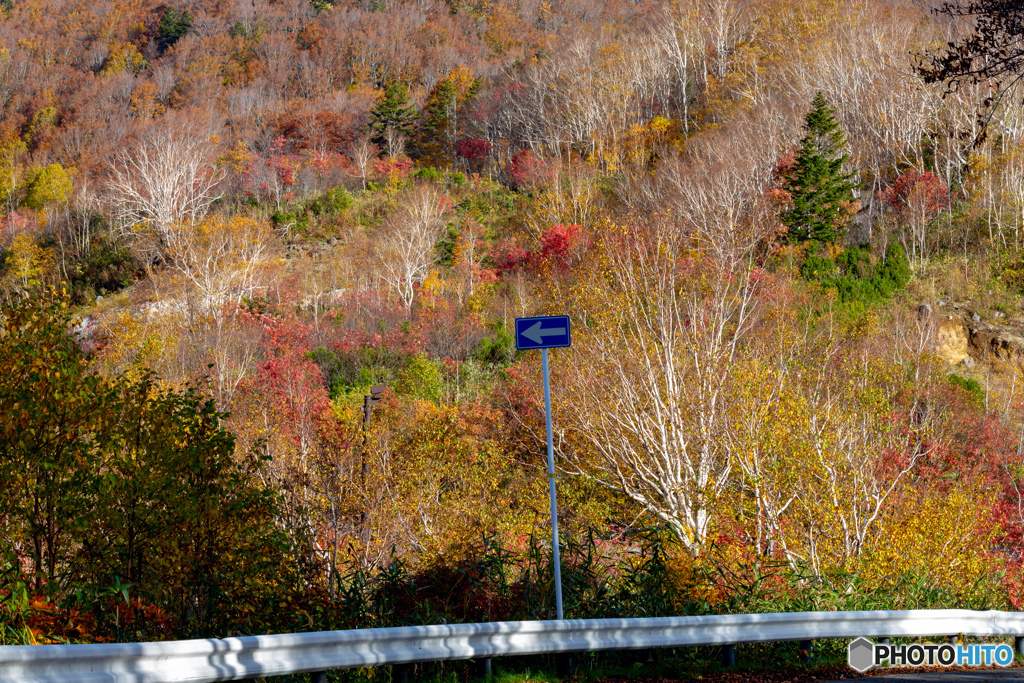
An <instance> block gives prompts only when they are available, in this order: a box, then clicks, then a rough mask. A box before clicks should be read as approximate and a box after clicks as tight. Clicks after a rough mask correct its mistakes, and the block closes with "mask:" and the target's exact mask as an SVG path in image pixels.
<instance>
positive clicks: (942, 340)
mask: <svg viewBox="0 0 1024 683" xmlns="http://www.w3.org/2000/svg"><path fill="white" fill-rule="evenodd" d="M944 308H945V309H946V310H944ZM949 308H952V311H950V312H946V311H947V310H948V309H949ZM936 309H938V310H933V308H932V306H931V305H930V304H922V305H921V306H919V307H918V309H917V315H918V320H921V321H922V322H924V323H925V324H926V325H927V327H928V331H929V334H930V337H931V340H932V349H933V351H934V353H935V355H937V356H939V357H940V358H942V359H943V360H944V361H946V362H947V363H949V364H950V365H960V366H966V367H968V368H971V367H974V366H975V365H977V364H982V365H987V366H989V367H990V368H991V369H992V370H993V371H996V372H1016V371H1021V370H1024V329H1022V328H1020V327H1017V326H1015V325H1011V324H1001V323H993V322H987V321H982V320H981V317H980V316H979V315H978V314H977V313H973V312H971V311H970V310H969V309H966V308H962V307H960V306H951V307H942V306H939V305H937V306H936Z"/></svg>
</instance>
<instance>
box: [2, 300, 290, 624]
mask: <svg viewBox="0 0 1024 683" xmlns="http://www.w3.org/2000/svg"><path fill="white" fill-rule="evenodd" d="M0 321H2V322H0V415H3V419H2V420H0V519H2V520H4V524H2V525H0V595H4V594H14V593H19V592H23V591H24V590H25V589H26V588H27V587H29V586H30V587H31V589H32V592H34V593H42V594H45V595H48V596H49V598H50V600H51V601H52V602H53V603H54V604H66V603H67V600H68V599H72V600H75V601H76V602H77V603H78V605H79V607H81V608H84V609H86V610H90V611H95V612H96V613H97V618H98V624H99V625H98V627H97V628H98V629H99V630H100V631H103V632H105V633H106V634H107V635H108V636H112V637H114V638H116V639H123V638H125V637H129V638H138V637H140V635H139V633H140V632H141V634H142V635H141V637H146V634H147V633H151V634H152V635H161V634H162V635H165V636H166V635H179V636H184V637H189V636H197V637H198V636H207V635H211V634H215V633H221V632H223V631H225V630H229V629H231V628H237V624H238V623H240V622H239V619H240V618H242V614H243V613H246V612H248V613H249V614H251V613H252V611H253V610H254V609H256V608H258V607H259V606H260V605H263V604H270V603H269V602H268V596H269V595H274V596H276V595H278V594H280V592H281V591H282V590H285V591H286V590H287V588H282V587H287V586H291V585H294V577H293V576H291V574H290V573H291V572H293V571H294V570H295V563H294V562H293V561H290V560H289V559H288V558H289V557H290V553H291V548H292V546H291V545H290V541H289V540H288V537H287V535H286V532H285V531H284V530H283V529H282V528H281V526H280V524H278V523H277V520H278V519H279V517H280V514H279V511H278V497H277V494H276V493H275V492H274V491H272V490H270V489H267V488H265V487H263V486H261V485H260V483H259V481H260V479H259V477H260V475H261V474H262V468H263V461H262V460H260V459H259V458H256V457H248V456H243V457H242V458H241V459H238V458H236V455H235V442H234V437H233V436H232V435H231V434H230V433H229V432H228V431H226V429H225V428H224V426H223V421H224V418H225V415H224V414H223V413H220V412H219V411H218V410H217V409H216V406H215V405H214V403H213V401H211V400H209V399H208V398H206V397H204V396H203V395H202V394H201V393H200V392H199V391H198V389H196V388H187V389H185V390H173V389H163V388H160V387H159V386H158V384H157V382H156V381H155V379H154V378H153V377H152V376H151V375H148V374H147V375H145V376H143V377H142V379H140V380H135V379H132V378H128V377H123V376H122V377H114V378H104V377H101V376H100V375H98V374H97V373H95V372H93V371H92V370H91V369H90V367H89V364H88V360H87V358H86V357H85V355H84V354H83V352H82V350H81V348H80V345H79V342H78V340H77V339H76V338H75V337H74V336H73V335H72V334H70V333H69V332H68V329H69V327H70V319H69V315H68V309H67V302H66V298H65V297H63V296H53V295H45V296H39V295H35V296H29V297H25V298H22V299H21V300H19V301H17V302H16V303H14V304H13V305H12V306H10V307H7V308H4V309H3V310H0ZM122 580H127V581H128V582H129V584H130V585H131V586H132V590H133V591H134V593H135V594H137V595H140V596H145V600H146V606H145V608H144V606H143V605H142V604H141V603H140V602H139V599H138V598H135V599H134V601H130V600H129V593H128V587H127V586H126V585H124V584H122V583H121V581H122ZM112 584H115V585H118V586H121V587H122V588H121V589H119V592H123V596H124V602H125V604H124V607H125V611H124V612H122V613H120V614H119V615H118V613H117V612H115V615H117V616H115V615H111V614H109V613H108V612H109V610H106V609H105V603H104V600H105V598H104V596H107V597H109V596H110V592H109V588H108V587H109V586H110V585H112ZM11 591H13V593H12V592H11ZM128 615H132V616H130V617H129V616H128ZM145 615H150V617H154V618H157V617H158V619H157V620H158V621H160V622H161V623H163V624H164V625H165V627H163V628H162V630H161V631H160V634H157V633H155V632H151V631H148V630H147V629H148V628H149V627H150V626H151V624H150V625H147V624H146V623H143V622H145V621H146V619H148V618H150V617H146V616H145ZM126 619H127V620H130V621H131V626H132V630H130V631H128V630H126V629H127V627H128V623H127V622H126ZM140 620H141V621H140ZM151 621H152V620H151ZM105 622H113V623H112V624H108V623H105ZM167 624H170V626H169V627H167V626H166V625H167ZM0 627H3V623H2V614H0ZM172 632H173V633H172Z"/></svg>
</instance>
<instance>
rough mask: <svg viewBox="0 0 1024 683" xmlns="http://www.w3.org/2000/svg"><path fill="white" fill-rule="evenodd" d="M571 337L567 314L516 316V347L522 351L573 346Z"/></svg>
mask: <svg viewBox="0 0 1024 683" xmlns="http://www.w3.org/2000/svg"><path fill="white" fill-rule="evenodd" d="M571 337H572V336H571V334H570V330H569V316H567V315H542V316H538V317H536V318H516V348H517V349H519V350H520V351H525V350H528V349H554V348H560V347H564V346H572V338H571Z"/></svg>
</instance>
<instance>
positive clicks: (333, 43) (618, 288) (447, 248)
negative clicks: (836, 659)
mask: <svg viewBox="0 0 1024 683" xmlns="http://www.w3.org/2000/svg"><path fill="white" fill-rule="evenodd" d="M989 4H991V3H976V6H977V7H981V8H982V9H984V8H985V7H987V6H988V5H989ZM0 7H2V17H3V18H2V20H0V201H2V203H3V207H2V210H0V216H2V217H0V298H2V302H3V304H2V317H0V320H2V325H0V644H12V643H41V642H68V641H71V642H103V641H114V640H151V639H169V638H189V637H205V636H223V635H227V634H237V633H244V634H248V633H267V632H288V631H296V630H324V629H331V628H349V627H365V626H386V625H400V624H410V623H440V622H448V623H453V622H458V621H473V620H498V619H516V618H548V617H549V615H550V613H551V610H552V609H553V604H552V603H553V597H552V595H553V589H552V579H551V567H550V558H549V555H550V542H549V541H546V539H548V538H549V537H548V536H547V533H548V532H547V529H548V519H547V514H548V513H547V510H548V508H547V497H546V496H547V475H546V472H545V461H544V457H543V439H544V416H543V397H542V393H541V384H540V369H539V364H540V363H539V358H538V357H537V354H533V353H530V352H517V351H516V349H515V344H514V341H513V339H512V336H511V334H510V330H511V328H512V324H513V320H514V319H515V318H516V317H521V316H528V315H542V314H568V315H569V316H571V318H572V322H573V346H572V348H570V349H559V350H556V351H553V352H552V363H551V371H552V387H553V393H554V406H553V410H554V427H555V446H556V451H557V458H558V466H559V469H560V473H561V474H560V475H559V480H558V486H559V494H560V506H561V514H562V519H561V524H562V528H563V530H564V532H565V534H566V537H567V541H566V543H567V546H566V550H565V555H564V556H563V557H564V558H565V562H566V569H565V574H564V575H565V577H566V600H567V603H566V604H567V616H569V617H572V618H575V617H601V616H660V615H668V614H688V613H707V612H724V611H773V610H795V609H844V608H850V609H855V608H887V609H900V608H914V607H922V608H923V607H969V608H1020V607H1021V604H1022V600H1024V573H1022V566H1021V562H1022V559H1021V558H1022V553H1024V494H1022V489H1024V460H1022V458H1024V415H1022V409H1024V382H1022V371H1024V331H1021V330H1022V329H1024V251H1022V248H1024V127H1022V120H1021V116H1020V113H1021V96H1022V94H1024V93H1022V91H1021V89H1020V85H1019V84H1018V83H1017V80H1016V79H1017V77H1018V76H1019V74H1020V71H1019V67H1018V66H1017V65H1016V62H1014V61H1013V59H1016V57H1014V56H1013V55H1011V54H1009V52H1007V50H1012V45H1013V44H1014V43H1012V41H1011V44H1010V47H1006V46H1005V45H1004V46H999V45H993V44H992V41H991V40H989V39H990V38H991V36H990V35H988V34H986V33H985V31H986V30H988V31H990V32H994V33H995V34H996V35H999V36H1002V35H1005V31H1003V32H1002V33H1000V31H1001V30H1002V29H1000V28H999V27H998V26H997V27H996V28H991V27H989V28H987V29H986V26H989V25H988V24H986V23H985V22H984V20H983V18H982V19H978V17H977V15H976V14H972V13H970V12H959V11H956V7H952V8H951V7H946V9H945V11H933V9H931V8H930V7H926V6H924V5H922V4H918V3H904V2H892V1H891V0H636V1H635V2H620V1H619V0H543V1H537V2H534V1H533V0H519V1H517V2H513V1H512V0H479V1H476V0H474V1H471V2H463V1H462V0H446V1H445V2H441V1H439V0H408V1H400V0H352V1H347V0H346V1H342V2H334V3H332V2H330V1H329V0H312V2H310V0H280V1H272V0H175V2H174V3H172V4H167V3H165V2H159V3H158V2H155V1H154V0H107V1H100V2H97V1H96V0H88V1H85V0H0ZM939 9H940V10H941V8H939ZM1015 11H1016V10H1015ZM1018 12H1019V11H1018ZM998 16H1002V15H998ZM1004 20H1006V19H1005V18H1004ZM1006 21H1009V20H1006ZM1007 25H1010V24H1007ZM978 27H980V28H978ZM982 48H984V49H989V48H991V49H992V50H995V51H996V53H994V54H1000V55H1002V57H1005V58H1006V60H1004V61H1003V62H1000V63H1002V64H1006V65H1007V66H1006V68H1003V69H1002V70H998V71H994V70H993V69H992V68H989V67H985V68H981V69H980V70H978V69H975V67H976V66H977V65H978V64H989V65H991V64H992V63H993V62H991V61H988V62H979V61H978V54H979V52H978V50H980V49H982ZM999 50H1003V52H1002V53H999V52H998V51H999ZM377 385H386V386H387V387H388V388H387V390H385V391H384V393H383V397H382V399H381V401H380V402H379V403H377V404H376V405H374V406H373V407H372V408H364V397H365V396H367V395H369V393H370V388H371V387H373V386H377ZM545 542H547V543H548V545H547V546H545Z"/></svg>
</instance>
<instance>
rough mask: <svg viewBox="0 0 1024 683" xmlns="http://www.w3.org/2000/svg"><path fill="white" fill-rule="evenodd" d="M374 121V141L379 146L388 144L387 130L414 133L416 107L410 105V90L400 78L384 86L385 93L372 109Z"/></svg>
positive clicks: (407, 133)
mask: <svg viewBox="0 0 1024 683" xmlns="http://www.w3.org/2000/svg"><path fill="white" fill-rule="evenodd" d="M370 116H371V118H373V123H371V124H370V127H371V128H372V130H373V137H372V138H371V139H370V141H371V142H372V143H374V144H375V145H378V146H383V145H385V144H387V130H388V128H393V129H394V130H396V131H398V132H400V133H403V134H404V135H409V134H410V133H412V122H413V121H414V120H415V119H416V109H415V107H410V106H409V91H408V90H407V89H406V87H405V86H404V85H403V84H402V83H401V81H398V80H392V81H389V82H388V84H387V85H386V86H384V95H383V96H382V97H381V98H380V100H379V101H378V102H377V104H375V105H374V106H373V109H371V110H370Z"/></svg>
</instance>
